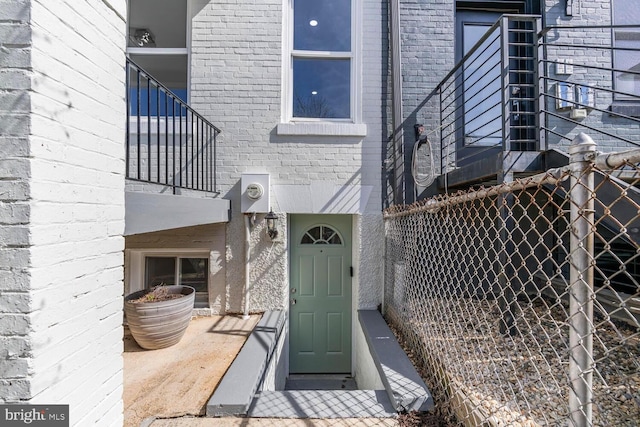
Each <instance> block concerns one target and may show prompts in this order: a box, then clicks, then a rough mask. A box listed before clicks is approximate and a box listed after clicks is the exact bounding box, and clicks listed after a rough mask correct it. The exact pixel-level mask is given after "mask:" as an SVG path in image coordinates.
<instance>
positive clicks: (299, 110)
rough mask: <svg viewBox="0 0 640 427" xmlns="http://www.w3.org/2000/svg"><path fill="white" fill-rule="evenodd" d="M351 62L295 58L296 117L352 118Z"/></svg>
mask: <svg viewBox="0 0 640 427" xmlns="http://www.w3.org/2000/svg"><path fill="white" fill-rule="evenodd" d="M350 69H351V61H350V60H348V59H301V58H298V59H294V60H293V116H294V117H319V118H333V119H339V118H349V117H350V116H351V104H350V95H351V83H350V72H351V70H350Z"/></svg>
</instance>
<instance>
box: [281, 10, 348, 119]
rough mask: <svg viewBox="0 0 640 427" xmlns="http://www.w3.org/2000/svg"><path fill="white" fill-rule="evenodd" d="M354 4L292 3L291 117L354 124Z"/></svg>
mask: <svg viewBox="0 0 640 427" xmlns="http://www.w3.org/2000/svg"><path fill="white" fill-rule="evenodd" d="M355 1H357V0H324V1H318V0H290V5H291V8H292V10H291V17H290V21H289V22H290V26H291V28H290V41H289V46H290V53H289V57H288V59H289V61H290V62H289V67H288V68H287V69H288V71H289V90H288V92H289V95H288V96H287V101H288V108H287V110H288V113H287V115H288V117H289V118H290V119H292V120H296V119H301V120H313V119H321V120H350V121H352V120H354V118H355V117H354V116H355V97H356V96H355V84H354V76H355V65H354V62H355V54H354V50H355V45H356V44H355V37H354V19H353V18H354V16H353V15H354V13H353V10H354V8H353V3H354V2H355Z"/></svg>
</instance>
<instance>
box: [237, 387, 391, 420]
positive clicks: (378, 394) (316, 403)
mask: <svg viewBox="0 0 640 427" xmlns="http://www.w3.org/2000/svg"><path fill="white" fill-rule="evenodd" d="M396 415H397V413H396V411H395V409H394V407H393V405H392V404H391V402H390V401H389V396H388V395H387V393H386V391H385V390H287V391H262V392H259V393H257V394H256V396H255V398H254V399H253V403H252V404H251V407H250V409H249V413H248V416H249V417H255V418H269V417H280V418H367V417H377V418H387V417H390V418H391V417H395V416H396Z"/></svg>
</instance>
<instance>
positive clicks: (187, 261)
mask: <svg viewBox="0 0 640 427" xmlns="http://www.w3.org/2000/svg"><path fill="white" fill-rule="evenodd" d="M128 253H129V257H130V258H129V262H128V266H129V271H128V272H127V281H128V284H129V289H128V290H127V292H128V293H133V292H135V291H139V290H142V289H149V288H152V287H154V286H158V285H185V286H191V287H192V288H194V289H195V290H196V297H195V307H196V308H204V307H209V283H210V268H209V256H210V254H209V252H207V251H202V250H189V249H175V250H171V249H150V250H131V251H128Z"/></svg>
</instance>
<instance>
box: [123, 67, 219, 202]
mask: <svg viewBox="0 0 640 427" xmlns="http://www.w3.org/2000/svg"><path fill="white" fill-rule="evenodd" d="M126 81H127V91H126V102H127V112H128V114H127V124H126V127H127V129H126V131H127V137H126V144H127V147H126V150H127V158H126V161H127V164H126V176H127V178H128V179H131V180H136V181H142V182H147V183H154V184H161V185H166V186H169V187H172V188H173V190H174V193H175V190H176V188H183V189H190V190H199V191H207V192H217V185H216V175H217V174H216V154H217V153H216V150H217V144H216V142H217V135H218V134H219V133H220V129H218V128H217V127H215V126H214V125H213V124H211V123H210V122H209V121H208V120H207V119H205V118H204V117H202V116H201V115H200V114H198V113H197V112H196V111H195V110H194V109H193V108H191V107H190V106H189V105H188V104H187V103H186V102H185V100H184V99H181V98H180V97H179V96H178V95H176V94H175V93H173V92H172V91H171V90H170V89H168V88H167V87H166V86H164V85H163V84H162V83H160V82H159V81H158V80H156V79H155V78H153V76H151V75H150V74H149V73H148V72H146V71H145V70H144V69H142V68H141V67H140V66H138V65H137V64H136V63H135V62H133V61H131V60H130V59H129V58H127V65H126Z"/></svg>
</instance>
